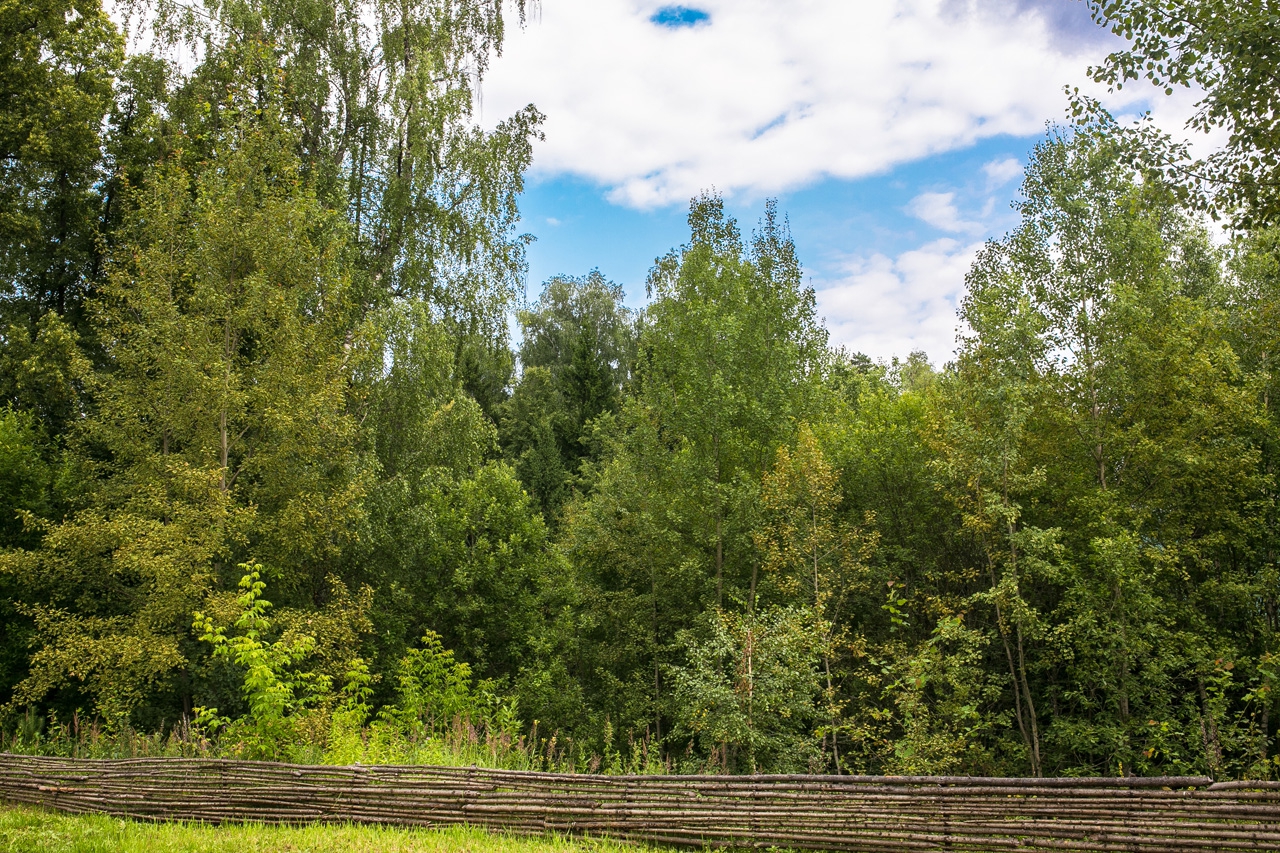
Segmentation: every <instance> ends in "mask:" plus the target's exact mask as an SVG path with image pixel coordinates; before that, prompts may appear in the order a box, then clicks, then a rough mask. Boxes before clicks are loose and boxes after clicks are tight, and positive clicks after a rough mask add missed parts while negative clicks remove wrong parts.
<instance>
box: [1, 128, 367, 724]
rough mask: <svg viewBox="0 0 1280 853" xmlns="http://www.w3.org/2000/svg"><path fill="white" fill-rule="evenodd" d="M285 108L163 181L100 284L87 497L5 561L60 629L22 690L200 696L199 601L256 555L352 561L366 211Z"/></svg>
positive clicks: (163, 175)
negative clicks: (316, 159)
mask: <svg viewBox="0 0 1280 853" xmlns="http://www.w3.org/2000/svg"><path fill="white" fill-rule="evenodd" d="M266 124H267V129H264V128H263V127H262V122H261V120H260V119H255V120H252V121H248V120H247V121H246V122H245V125H244V126H242V127H240V128H237V129H236V130H235V131H233V132H231V133H228V134H227V138H226V139H225V140H224V143H223V146H222V147H221V151H222V155H223V156H222V157H221V158H220V160H219V162H217V163H216V164H211V165H210V166H208V167H207V168H205V169H204V170H202V172H201V173H200V174H198V175H191V174H189V173H188V172H187V171H185V170H183V169H182V168H180V167H178V166H176V165H175V166H170V167H166V168H164V169H163V170H161V171H160V172H159V173H157V174H156V175H155V176H154V177H153V179H152V180H150V181H149V182H148V189H147V190H146V191H144V192H143V193H142V194H141V195H140V197H139V198H138V205H137V212H136V213H135V215H134V216H133V217H132V218H131V222H130V223H129V225H128V226H127V228H128V234H129V238H128V239H127V240H126V241H124V242H123V243H122V246H121V249H120V251H119V252H118V254H117V257H116V258H115V260H114V261H113V263H112V266H111V271H110V277H109V279H108V281H107V284H106V285H105V287H104V288H103V292H102V295H101V296H100V297H98V298H97V299H96V300H95V301H94V302H93V303H92V304H91V305H92V312H93V317H94V319H95V325H97V326H98V328H99V329H100V332H99V336H100V342H101V346H102V347H103V349H104V351H105V354H106V357H107V359H109V363H110V364H111V369H110V370H105V371H102V372H100V373H98V374H97V375H96V376H95V377H93V379H92V383H91V384H92V393H93V397H94V400H95V408H94V411H93V412H92V414H91V415H90V416H89V417H87V418H85V419H84V420H83V421H82V422H81V423H80V424H79V425H78V427H77V430H76V433H75V438H74V454H73V459H72V461H71V462H70V463H69V464H72V465H74V466H75V468H76V476H77V478H78V479H79V480H80V483H81V485H80V487H79V489H78V495H77V499H76V502H75V508H74V511H73V512H71V513H70V514H69V516H68V517H67V518H66V520H64V521H61V522H58V523H51V524H49V525H47V526H46V527H45V528H44V530H43V531H42V532H43V537H42V541H41V542H40V545H39V547H37V548H33V549H31V550H26V551H11V552H8V553H6V554H5V555H4V556H3V558H2V563H0V564H2V565H3V568H4V571H5V573H6V574H7V575H9V576H10V577H12V578H14V579H15V580H16V581H17V582H18V583H19V584H20V585H21V587H22V588H23V590H24V593H25V595H24V598H25V600H26V601H27V602H30V603H29V604H28V605H27V607H26V611H27V612H28V614H29V615H30V616H32V618H34V619H35V622H36V624H37V626H38V628H39V632H40V640H41V645H40V646H39V647H38V649H37V650H36V652H35V654H34V655H33V657H32V667H31V674H30V675H29V677H28V678H27V679H26V680H25V681H24V682H23V683H22V684H21V685H19V687H18V688H17V690H16V694H15V697H14V701H15V702H19V703H25V702H34V701H37V700H39V699H41V698H42V697H44V696H45V695H47V694H48V693H49V692H50V691H52V690H57V689H61V688H64V687H72V688H75V689H79V690H83V691H84V693H86V694H87V695H88V697H89V698H90V699H91V700H92V701H93V703H94V705H95V707H96V708H97V709H98V710H99V711H100V712H101V713H102V714H103V715H104V716H105V717H107V718H108V719H109V720H110V721H111V722H112V723H113V724H123V723H125V722H127V721H128V720H129V718H130V714H131V713H132V712H133V711H135V710H136V709H138V708H139V707H140V706H141V705H142V704H143V703H144V702H146V701H148V700H151V699H153V698H155V695H154V692H155V691H157V690H161V688H162V687H163V686H169V687H176V688H178V689H179V690H181V691H182V692H183V693H185V695H186V696H187V699H188V703H189V697H190V689H191V688H190V685H189V684H187V685H186V686H182V685H180V684H179V683H178V682H175V681H174V680H173V679H174V677H175V676H177V675H180V674H183V673H184V672H185V673H186V674H189V673H190V653H191V648H190V638H189V630H190V616H191V612H192V611H193V610H194V609H196V607H198V606H200V605H201V604H202V603H203V601H204V599H205V597H206V596H208V595H209V594H210V593H211V592H212V591H213V590H214V589H216V588H218V586H219V585H220V584H228V583H230V584H234V579H233V578H232V577H231V575H233V574H235V570H234V568H233V567H234V566H235V564H236V562H237V561H238V560H239V559H240V558H242V557H243V556H244V555H247V554H248V553H253V554H255V555H257V556H259V557H260V559H261V560H262V561H263V562H264V563H265V564H266V565H267V566H268V567H269V571H270V572H272V574H273V575H274V576H275V577H277V578H279V579H280V580H281V581H282V584H283V586H284V587H285V588H287V589H289V590H290V591H291V592H292V594H293V595H294V596H295V597H302V598H304V599H312V598H314V597H316V596H320V595H323V594H324V591H325V590H326V589H327V583H326V580H325V576H326V574H327V573H328V572H331V571H333V570H334V569H336V568H337V562H336V560H337V556H338V554H339V553H340V551H341V548H342V545H343V542H344V540H345V539H347V538H348V537H349V536H350V527H351V526H350V522H351V520H352V519H353V518H354V517H355V515H356V513H357V507H358V500H359V497H360V494H361V492H362V491H363V489H364V478H363V474H362V473H361V470H362V466H361V463H360V460H359V458H358V456H356V454H355V453H354V449H355V448H354V445H353V438H354V421H353V419H352V417H351V415H350V414H349V412H348V411H347V402H348V401H347V389H348V384H349V382H350V380H351V376H352V374H353V370H354V364H355V362H356V361H358V360H359V359H360V358H362V350H363V349H364V345H363V343H362V342H361V339H360V337H359V332H358V329H356V328H355V327H354V326H353V324H352V317H353V314H354V305H353V302H352V300H351V294H350V272H349V268H348V267H347V263H348V257H349V256H348V254H347V252H346V246H345V234H346V231H345V228H344V226H343V223H342V222H341V221H340V220H339V219H338V218H337V217H335V216H334V215H333V214H331V213H329V212H327V211H325V210H324V209H323V208H322V207H321V206H320V205H319V204H318V203H317V202H316V199H315V196H314V195H313V194H312V193H310V192H308V191H307V189H306V188H305V186H304V185H303V184H302V182H301V180H300V174H299V171H298V165H297V162H296V160H295V159H294V158H293V156H292V154H291V146H290V145H289V144H288V139H287V134H288V132H287V131H284V130H282V129H280V128H279V125H278V124H277V125H276V130H275V131H274V133H273V132H272V131H271V130H270V127H271V124H272V122H270V121H269V120H268V121H267V122H266ZM280 135H284V136H285V137H286V138H285V139H281V138H280ZM37 602H38V603H37ZM188 707H189V704H188Z"/></svg>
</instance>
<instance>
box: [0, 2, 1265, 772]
mask: <svg viewBox="0 0 1280 853" xmlns="http://www.w3.org/2000/svg"><path fill="white" fill-rule="evenodd" d="M546 2H548V3H550V2H554V0H546ZM1064 2H1067V0H1064ZM1088 6H1089V8H1090V11H1091V12H1092V14H1093V18H1094V20H1095V22H1096V23H1097V24H1098V26H1099V27H1105V28H1107V29H1109V30H1111V31H1113V32H1114V33H1116V34H1117V35H1118V36H1120V37H1121V38H1122V39H1123V40H1124V45H1125V47H1124V49H1122V50H1119V51H1117V52H1116V53H1113V54H1112V55H1111V56H1110V57H1108V58H1107V59H1106V61H1105V62H1104V63H1103V64H1101V65H1098V66H1096V67H1093V68H1090V69H1088V70H1087V71H1086V70H1085V69H1081V75H1082V77H1081V79H1082V81H1083V80H1085V79H1088V78H1091V79H1092V80H1095V81H1098V82H1099V83H1102V84H1105V85H1108V86H1111V87H1113V88H1116V87H1121V86H1128V87H1137V86H1142V87H1146V89H1149V90H1150V92H1151V93H1152V97H1163V96H1164V95H1163V93H1164V92H1166V91H1168V92H1172V91H1173V90H1174V89H1175V88H1180V87H1193V88H1195V89H1198V90H1200V91H1201V92H1202V100H1201V101H1200V104H1199V107H1198V111H1197V113H1196V114H1195V117H1194V118H1193V121H1192V124H1193V126H1194V127H1195V128H1198V129H1206V130H1208V129H1216V130H1220V131H1223V132H1224V133H1225V138H1227V142H1226V144H1225V145H1224V146H1223V147H1221V148H1220V149H1218V150H1216V151H1215V152H1213V153H1212V154H1209V155H1206V156H1203V157H1196V156H1193V153H1192V152H1191V151H1190V150H1189V149H1188V148H1187V146H1186V145H1185V144H1182V143H1180V142H1178V141H1177V139H1175V138H1173V137H1170V136H1167V135H1165V134H1164V133H1162V132H1161V131H1159V130H1158V129H1157V128H1156V127H1155V126H1154V125H1153V124H1152V123H1151V122H1150V121H1140V122H1138V123H1137V124H1133V125H1130V124H1125V123H1122V122H1119V121H1118V120H1116V119H1114V118H1112V117H1111V116H1110V115H1108V114H1107V112H1106V111H1105V110H1104V109H1103V107H1102V106H1101V105H1100V104H1099V103H1098V102H1096V101H1094V100H1092V99H1091V98H1089V97H1088V96H1086V95H1084V94H1081V93H1080V91H1079V90H1075V89H1072V90H1069V91H1068V92H1067V93H1066V95H1064V99H1063V102H1064V105H1066V106H1067V107H1068V110H1069V114H1070V116H1071V119H1070V121H1064V123H1062V124H1059V125H1054V126H1051V127H1049V128H1048V129H1047V131H1046V134H1045V136H1044V138H1043V139H1042V141H1041V142H1040V143H1039V144H1038V145H1037V146H1036V147H1035V149H1034V150H1033V151H1031V152H1029V153H1028V156H1027V161H1028V165H1027V167H1026V172H1025V176H1024V179H1023V183H1022V189H1021V194H1020V197H1019V200H1018V201H1017V202H1016V203H1015V209H1016V212H1017V215H1018V219H1019V224H1018V225H1017V227H1016V228H1014V229H1013V230H1012V231H1010V232H1009V233H1008V234H1007V235H1006V236H1005V237H1004V238H1002V239H1000V240H995V241H991V242H989V243H988V244H987V245H986V246H985V248H984V249H983V250H982V252H981V253H980V255H979V256H978V259H977V261H976V262H975V263H974V265H973V267H972V269H971V270H970V272H969V274H968V278H967V285H966V293H965V296H964V300H963V304H962V306H961V308H960V315H959V318H958V322H959V323H960V324H961V327H962V328H963V329H964V330H965V331H964V332H963V334H962V337H961V339H960V341H959V343H958V349H957V355H956V357H955V359H954V360H953V361H951V362H950V363H948V364H946V365H945V366H942V367H935V366H933V365H931V364H930V362H929V361H928V359H927V358H926V357H925V356H924V355H923V354H922V353H914V354H905V353H904V354H903V355H902V357H901V358H900V359H895V360H893V361H892V362H890V363H881V362H875V361H872V360H871V359H870V358H868V357H867V356H865V355H862V354H860V353H854V352H847V351H845V350H842V349H840V348H836V347H833V346H832V345H831V344H830V342H829V340H828V335H827V332H826V330H825V329H824V327H823V324H822V321H821V318H820V317H819V316H818V315H817V313H816V308H815V296H814V292H813V291H812V290H811V289H810V288H808V287H807V286H806V285H805V278H804V276H803V273H802V267H801V259H800V258H799V257H798V256H797V252H796V249H795V246H794V243H793V242H792V239H791V236H790V234H789V230H788V226H787V220H786V215H785V211H782V210H779V209H778V206H777V205H776V204H775V203H772V202H771V203H768V204H766V205H765V206H764V207H763V209H762V210H761V211H760V215H759V220H758V222H756V223H754V224H751V223H747V224H745V225H740V224H739V223H737V222H735V221H734V219H733V218H732V217H730V216H729V215H727V214H726V212H725V204H724V200H723V199H722V198H721V197H719V196H717V195H716V194H714V193H711V192H708V193H704V194H702V195H699V196H698V197H696V198H694V199H692V201H691V203H690V205H689V210H688V239H687V242H685V243H683V244H682V245H680V246H677V247H674V248H669V247H655V252H663V251H665V254H661V255H660V257H658V258H657V260H656V261H655V263H654V265H653V267H652V270H651V272H650V273H649V277H648V282H647V293H648V302H647V304H646V305H645V306H643V307H642V308H641V307H636V306H628V305H626V304H625V300H624V295H623V289H622V287H621V286H620V285H618V284H616V283H614V282H611V281H609V280H607V279H606V278H605V277H603V276H602V275H601V274H600V273H599V272H595V271H588V270H568V271H565V272H566V274H565V275H563V276H560V277H556V278H553V279H552V280H550V281H547V282H545V283H542V282H536V283H535V282H530V283H528V284H526V282H525V273H526V268H527V264H526V260H525V251H526V246H527V239H526V238H525V237H524V236H523V235H522V234H521V233H520V231H519V228H518V224H519V215H520V214H519V210H518V206H517V202H518V199H519V196H520V193H521V191H522V189H523V187H524V184H523V181H524V177H525V174H526V171H527V170H528V168H529V167H530V165H531V162H532V157H533V150H534V143H535V142H536V141H537V140H538V139H539V138H540V134H541V133H542V131H541V127H542V122H543V116H542V114H541V113H540V112H539V111H538V109H537V108H536V107H535V106H534V105H530V106H528V107H527V108H526V109H524V110H521V111H519V112H517V113H515V114H513V115H511V116H509V117H508V118H506V119H505V120H504V121H502V122H500V123H498V124H497V125H496V127H495V128H494V129H492V130H485V129H483V128H481V126H480V125H479V123H478V121H477V117H476V111H477V100H476V99H477V86H478V85H479V82H480V80H481V79H482V78H483V75H484V72H485V70H486V68H487V67H488V63H489V62H490V61H491V60H492V58H493V57H494V56H495V55H496V54H497V52H498V51H500V49H501V46H502V44H503V40H504V36H505V35H506V34H507V33H508V32H509V31H510V29H511V28H513V27H517V26H521V25H523V24H524V22H525V16H526V14H527V13H528V12H530V11H531V10H532V8H531V7H527V5H526V0H515V2H503V0H400V2H392V0H200V2H198V3H196V4H195V5H185V4H183V3H180V2H177V0H129V1H128V2H123V3H121V4H118V5H117V6H116V7H113V9H115V11H114V12H113V13H112V15H116V16H117V17H115V18H113V16H112V15H109V14H108V11H107V10H105V9H104V7H103V5H102V3H101V2H100V0H0V45H3V50H0V103H3V110H2V111H0V399H2V402H0V504H2V505H0V734H2V735H3V739H4V740H3V748H4V749H5V750H7V751H34V752H40V751H48V752H59V751H61V752H68V751H70V752H76V753H77V754H89V753H92V752H93V751H94V750H97V752H96V753H94V754H121V751H125V752H128V751H130V750H133V751H134V752H137V753H142V752H147V753H154V754H161V753H163V754H183V755H190V754H219V755H229V756H238V757H245V758H270V759H279V760H310V761H335V762H342V763H349V762H354V761H360V762H365V763H372V762H378V761H383V762H386V761H396V762H408V761H430V762H436V763H466V764H470V763H480V764H490V765H496V766H508V767H531V768H543V769H565V770H573V771H577V772H615V773H616V772H723V773H767V772H806V773H861V774H907V775H916V774H974V775H985V776H1001V775H1010V776H1078V775H1083V776H1113V775H1160V774H1192V773H1194V774H1207V775H1211V776H1213V777H1215V778H1253V779H1275V778H1277V777H1280V743H1278V742H1277V740H1276V737H1277V731H1278V730H1280V719H1277V717H1280V703H1278V702H1277V697H1276V690H1277V689H1280V612H1278V607H1280V525H1278V521H1280V519H1278V518H1277V510H1278V508H1277V503H1276V500H1277V488H1278V486H1280V483H1278V482H1277V474H1278V466H1280V376H1277V374H1276V367H1275V365H1276V362H1277V358H1278V357H1280V227H1278V226H1280V160H1278V159H1277V158H1278V156H1280V155H1278V153H1277V152H1280V118H1278V117H1280V85H1278V84H1277V79H1278V77H1280V66H1278V63H1280V56H1278V55H1277V45H1280V23H1278V22H1277V20H1276V18H1275V15H1274V12H1272V11H1268V9H1269V4H1267V3H1257V2H1247V0H1088ZM119 15H124V16H126V17H128V18H129V20H132V21H140V20H145V21H146V22H147V26H148V27H149V29H150V33H151V40H150V44H149V46H148V47H147V48H146V49H145V50H142V49H134V48H133V47H131V48H130V49H129V50H126V44H133V42H128V41H127V40H126V37H125V34H124V32H123V30H122V27H121V25H120V24H119V23H117V22H116V21H118V20H119V18H118V16H119ZM668 248H669V250H668ZM605 261H607V259H601V262H602V263H604V262H605ZM529 293H537V295H536V296H535V297H534V298H530V297H529V295H528V294H529ZM512 317H514V318H515V321H514V326H515V328H514V329H513V328H512V325H513V324H512V322H511V319H510V318H512ZM130 754H132V753H130Z"/></svg>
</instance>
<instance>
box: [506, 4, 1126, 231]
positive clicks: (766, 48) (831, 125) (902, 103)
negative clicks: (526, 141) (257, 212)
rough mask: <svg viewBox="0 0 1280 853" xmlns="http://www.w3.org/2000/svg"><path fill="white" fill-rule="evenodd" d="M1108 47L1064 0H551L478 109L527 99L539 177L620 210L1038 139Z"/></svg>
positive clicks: (521, 35)
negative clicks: (603, 195) (536, 119)
mask: <svg viewBox="0 0 1280 853" xmlns="http://www.w3.org/2000/svg"><path fill="white" fill-rule="evenodd" d="M1060 7H1069V8H1060ZM680 23H696V26H679V25H674V26H673V25H672V24H680ZM1103 39H1105V33H1102V32H1101V30H1098V29H1097V28H1095V27H1093V25H1092V24H1091V23H1089V21H1088V13H1087V9H1086V8H1085V6H1084V5H1083V4H1082V3H1072V2H1070V0H1053V2H1050V0H1040V2H1031V0H878V2H867V0H790V2H787V3H778V2H776V0H699V2H696V3H686V4H684V5H680V6H672V5H671V4H663V3H660V2H640V1H639V0H546V2H545V3H544V4H543V5H542V11H541V15H540V17H539V18H535V19H534V20H533V21H532V22H531V23H530V25H529V26H528V28H527V29H526V30H525V31H523V32H513V33H511V35H510V36H509V38H508V40H507V46H506V52H505V54H504V56H503V57H502V58H500V59H499V60H498V61H497V62H496V63H495V64H494V66H493V68H492V70H491V72H490V75H489V77H488V78H487V80H486V82H485V86H484V98H485V112H486V114H487V115H490V116H493V117H494V118H495V120H496V118H499V117H501V116H503V115H506V114H508V113H510V112H511V111H513V110H514V109H516V108H518V107H519V106H522V105H523V104H525V103H528V102H533V103H536V104H537V105H538V106H539V108H541V109H542V110H543V112H545V113H546V114H547V124H546V135H547V139H546V142H545V143H544V144H542V145H540V146H539V148H538V150H537V155H536V159H535V165H534V169H535V172H537V173H543V174H565V173H568V174H573V175H576V176H581V177H585V178H588V179H590V180H592V181H595V182H597V183H599V184H600V185H602V186H603V187H605V188H607V189H608V190H609V192H610V193H611V194H610V198H611V200H612V201H614V202H616V203H619V204H624V205H627V206H631V207H636V208H641V209H644V208H649V207H653V206H658V205H666V204H671V203H682V202H684V201H686V200H687V199H688V198H689V197H690V196H691V195H693V194H694V193H696V192H698V191H699V190H701V189H704V188H707V187H711V186H715V187H717V188H719V189H720V190H721V191H724V192H727V193H729V194H737V193H745V194H748V195H752V196H757V195H764V194H769V193H777V192H781V191H784V190H787V189H792V188H795V187H798V186H803V185H806V184H809V183H812V182H814V181H817V180H821V179H823V178H826V177H835V178H858V177H862V176H865V175H869V174H873V173H876V172H879V171H883V170H885V169H887V168H890V167H892V166H893V165H895V164H899V163H903V162H909V161H912V160H916V159H919V158H921V157H925V156H928V155H929V154H933V153H937V152H940V151H945V150H951V149H954V148H958V147H962V146H965V145H968V144H970V143H972V142H974V141H976V140H978V139H980V138H983V137H989V136H993V135H997V134H1013V135H1026V134H1032V133H1036V132H1038V131H1039V130H1040V129H1041V128H1042V127H1043V124H1044V121H1045V119H1046V117H1052V116H1060V115H1062V114H1063V108H1064V105H1065V99H1064V97H1063V94H1062V86H1063V85H1064V84H1066V83H1067V82H1072V81H1075V82H1079V81H1081V80H1082V79H1083V76H1084V68H1085V66H1086V65H1087V64H1088V63H1089V62H1091V61H1096V60H1098V59H1099V58H1101V56H1103V55H1104V54H1105V52H1106V49H1107V48H1106V45H1105V43H1104V42H1103Z"/></svg>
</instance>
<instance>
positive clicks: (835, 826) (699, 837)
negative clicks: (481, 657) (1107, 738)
mask: <svg viewBox="0 0 1280 853" xmlns="http://www.w3.org/2000/svg"><path fill="white" fill-rule="evenodd" d="M0 801H4V802H9V803H27V804H35V805H42V806H48V807H51V808H55V809H60V810H63V811H68V812H101V813H104V814H109V815H116V816H120V817H131V818H137V819H141V820H196V821H208V822H224V821H263V822H267V823H310V822H346V821H351V822H356V823H378V824H393V825H398V826H437V825H443V824H470V825H472V826H480V827H487V828H490V829H496V830H503V831H507V832H515V833H523V834H532V833H546V832H556V833H574V834H590V835H600V836H609V837H612V838H619V839H631V840H637V841H649V842H656V843H664V844H679V845H691V846H698V847H702V846H710V847H724V846H732V847H790V848H808V849H815V850H857V851H873V850H874V851H901V850H917V851H931V850H971V851H996V850H1006V849H1016V850H1107V851H1113V850H1114V851H1193V850H1194V851H1201V850H1280V783H1271V782H1220V783H1216V784H1215V783H1213V781H1212V780H1210V779H1206V778H1200V777H1163V778H1129V779H1110V778H1100V779H989V778H976V777H927V776H594V775H587V774H555V773H529V772H517V771H503V770H485V769H480V768H452V767H422V766H369V767H365V766H360V765H356V766H351V767H327V766H305V765H292V764H275V763H270V762H255V761H226V760H214V759H182V758H145V759H122V760H108V761H91V760H76V759H60V758H35V757H30V756H18V755H6V754H0Z"/></svg>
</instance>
